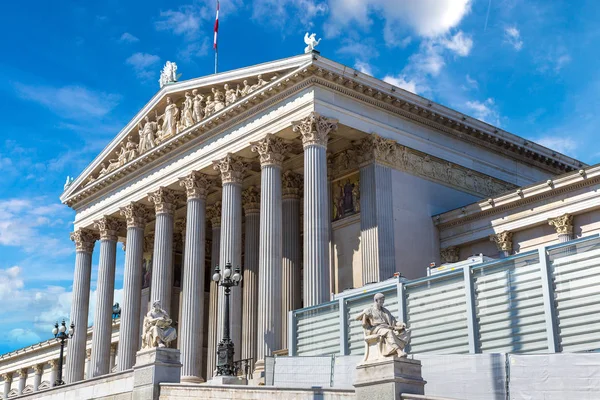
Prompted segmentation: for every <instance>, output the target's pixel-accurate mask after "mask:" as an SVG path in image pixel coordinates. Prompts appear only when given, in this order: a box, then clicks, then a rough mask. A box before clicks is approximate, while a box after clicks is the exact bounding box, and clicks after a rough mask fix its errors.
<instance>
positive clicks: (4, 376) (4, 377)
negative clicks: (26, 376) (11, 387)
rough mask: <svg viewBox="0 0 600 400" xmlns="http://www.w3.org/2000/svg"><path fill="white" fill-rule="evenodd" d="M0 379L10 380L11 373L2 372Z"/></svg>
mask: <svg viewBox="0 0 600 400" xmlns="http://www.w3.org/2000/svg"><path fill="white" fill-rule="evenodd" d="M2 380H4V382H12V373H11V372H6V373H4V374H2Z"/></svg>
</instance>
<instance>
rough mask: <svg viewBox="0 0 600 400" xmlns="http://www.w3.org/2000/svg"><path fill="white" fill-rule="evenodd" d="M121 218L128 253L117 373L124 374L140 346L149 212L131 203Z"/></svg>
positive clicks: (124, 209) (133, 360)
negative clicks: (145, 244) (145, 233)
mask: <svg viewBox="0 0 600 400" xmlns="http://www.w3.org/2000/svg"><path fill="white" fill-rule="evenodd" d="M121 215H122V216H124V217H125V219H126V221H127V252H126V253H125V276H124V278H123V305H122V306H121V310H122V311H121V327H120V330H119V356H118V365H117V371H125V370H127V369H130V368H132V367H133V365H134V364H135V353H136V351H137V349H138V346H139V340H140V335H141V332H140V325H139V318H140V313H141V300H142V299H141V296H142V273H143V271H142V262H143V257H144V228H145V227H146V221H147V219H148V215H149V210H148V208H146V206H144V205H142V204H138V203H131V204H129V205H127V206H126V207H123V208H121Z"/></svg>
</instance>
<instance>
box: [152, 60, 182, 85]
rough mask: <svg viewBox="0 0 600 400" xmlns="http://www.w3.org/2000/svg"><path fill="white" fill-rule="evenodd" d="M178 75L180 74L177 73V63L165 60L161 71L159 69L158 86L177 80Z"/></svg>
mask: <svg viewBox="0 0 600 400" xmlns="http://www.w3.org/2000/svg"><path fill="white" fill-rule="evenodd" d="M180 76H181V74H179V75H177V64H175V63H174V62H171V61H167V62H166V64H165V66H164V67H163V69H162V71H160V79H159V80H158V83H160V88H161V89H162V87H163V86H165V85H166V84H168V83H172V82H177V78H179V77H180Z"/></svg>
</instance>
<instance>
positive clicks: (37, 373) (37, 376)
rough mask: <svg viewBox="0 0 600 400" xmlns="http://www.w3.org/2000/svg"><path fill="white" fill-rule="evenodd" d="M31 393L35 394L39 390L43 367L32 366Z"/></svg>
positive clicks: (38, 365)
mask: <svg viewBox="0 0 600 400" xmlns="http://www.w3.org/2000/svg"><path fill="white" fill-rule="evenodd" d="M33 373H34V375H33V391H34V392H37V391H38V390H39V389H40V383H42V374H43V373H44V365H43V364H36V365H34V366H33Z"/></svg>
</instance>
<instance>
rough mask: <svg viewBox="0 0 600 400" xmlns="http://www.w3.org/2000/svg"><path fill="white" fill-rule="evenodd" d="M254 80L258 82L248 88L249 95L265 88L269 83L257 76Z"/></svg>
mask: <svg viewBox="0 0 600 400" xmlns="http://www.w3.org/2000/svg"><path fill="white" fill-rule="evenodd" d="M256 78H257V79H258V82H256V84H254V85H252V86H251V87H250V92H249V93H252V92H254V91H256V90H258V89H260V88H261V87H263V86H265V85H266V84H267V83H269V82H267V81H265V80H264V79H263V78H262V75H258V76H257V77H256Z"/></svg>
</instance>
